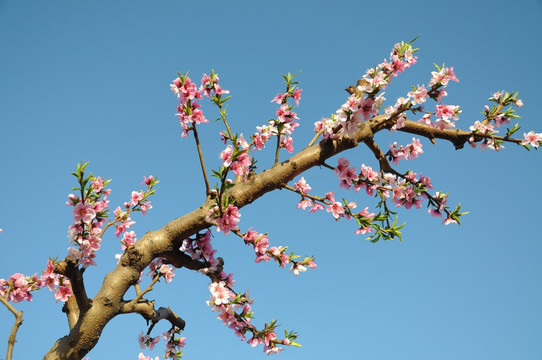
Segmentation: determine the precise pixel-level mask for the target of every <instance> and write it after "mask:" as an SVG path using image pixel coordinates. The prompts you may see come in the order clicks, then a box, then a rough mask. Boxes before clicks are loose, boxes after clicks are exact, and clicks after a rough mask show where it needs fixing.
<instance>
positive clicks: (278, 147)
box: [275, 126, 282, 164]
mask: <svg viewBox="0 0 542 360" xmlns="http://www.w3.org/2000/svg"><path fill="white" fill-rule="evenodd" d="M277 129H278V126H277ZM281 132H282V129H281V130H280V131H279V133H278V134H277V150H276V151H275V164H278V162H279V150H280V136H281V135H280V134H281Z"/></svg>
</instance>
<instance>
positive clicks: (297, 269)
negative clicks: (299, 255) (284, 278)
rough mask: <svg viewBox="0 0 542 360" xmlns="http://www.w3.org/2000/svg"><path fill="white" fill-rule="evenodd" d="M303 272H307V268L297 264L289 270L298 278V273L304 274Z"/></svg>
mask: <svg viewBox="0 0 542 360" xmlns="http://www.w3.org/2000/svg"><path fill="white" fill-rule="evenodd" d="M305 271H307V267H305V266H303V265H301V264H299V263H294V264H293V265H292V267H291V268H290V272H293V273H294V275H295V276H298V275H299V273H300V272H305Z"/></svg>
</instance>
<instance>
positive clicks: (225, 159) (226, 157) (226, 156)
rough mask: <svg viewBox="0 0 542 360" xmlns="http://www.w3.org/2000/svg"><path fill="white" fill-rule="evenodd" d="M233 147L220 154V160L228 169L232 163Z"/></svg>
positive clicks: (229, 146) (228, 147)
mask: <svg viewBox="0 0 542 360" xmlns="http://www.w3.org/2000/svg"><path fill="white" fill-rule="evenodd" d="M232 157H233V147H232V146H231V145H228V146H227V147H226V149H225V150H224V151H222V152H221V153H220V159H222V165H223V166H224V167H228V166H230V165H231V163H232Z"/></svg>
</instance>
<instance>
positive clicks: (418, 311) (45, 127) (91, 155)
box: [0, 0, 542, 360]
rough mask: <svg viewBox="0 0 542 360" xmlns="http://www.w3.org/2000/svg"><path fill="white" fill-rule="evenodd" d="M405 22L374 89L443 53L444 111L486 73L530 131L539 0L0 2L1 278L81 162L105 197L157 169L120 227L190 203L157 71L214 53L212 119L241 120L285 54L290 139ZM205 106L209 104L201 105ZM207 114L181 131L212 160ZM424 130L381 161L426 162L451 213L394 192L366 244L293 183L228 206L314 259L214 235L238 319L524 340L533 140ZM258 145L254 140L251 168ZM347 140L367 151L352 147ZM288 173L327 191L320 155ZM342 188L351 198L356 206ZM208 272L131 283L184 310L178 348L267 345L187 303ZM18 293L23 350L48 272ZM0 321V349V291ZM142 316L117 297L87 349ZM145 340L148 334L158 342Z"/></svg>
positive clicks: (192, 353) (48, 227) (359, 335)
mask: <svg viewBox="0 0 542 360" xmlns="http://www.w3.org/2000/svg"><path fill="white" fill-rule="evenodd" d="M418 34H421V35H422V36H421V37H420V38H419V39H418V40H417V41H416V43H415V45H416V47H419V48H420V51H419V52H418V53H417V55H418V58H419V59H418V64H416V65H415V66H414V67H412V68H411V69H409V70H408V71H407V72H405V73H404V74H403V75H402V76H401V77H399V78H397V79H396V80H395V81H394V83H393V84H392V86H391V87H390V88H389V89H387V90H386V97H387V99H388V101H389V102H390V103H391V104H393V103H394V102H395V98H396V97H398V96H404V95H405V94H406V92H407V91H409V89H410V87H411V86H412V85H416V84H422V83H427V82H428V80H429V78H430V72H431V71H433V70H434V67H433V65H432V64H433V63H437V64H442V63H443V62H446V65H447V66H454V69H455V71H456V74H457V76H458V77H459V80H460V82H459V84H455V83H453V84H451V85H450V87H449V88H448V93H449V97H448V98H447V103H449V104H458V105H461V107H462V109H463V113H462V115H461V117H460V120H459V121H458V126H460V127H462V128H468V127H469V126H470V125H472V123H474V121H476V120H480V119H481V111H482V110H483V106H484V105H485V104H487V103H488V102H487V98H488V97H489V96H490V95H491V94H492V93H493V92H495V91H497V90H502V89H505V90H508V91H519V92H520V96H519V97H520V98H521V99H523V101H524V103H525V106H524V107H523V108H521V109H520V112H519V114H520V115H521V116H522V119H521V123H520V124H521V126H522V130H521V131H520V133H522V132H523V130H525V131H528V130H535V131H536V132H542V125H541V124H540V114H539V111H538V110H539V106H538V104H539V101H540V99H539V97H540V90H539V89H540V87H539V84H540V83H541V82H542V70H541V68H540V66H538V61H539V59H540V57H541V56H542V46H541V45H540V38H541V35H542V3H541V2H540V1H527V0H526V1H521V2H507V1H501V0H498V1H479V2H474V1H454V2H453V5H451V2H441V1H417V2H411V3H405V2H399V1H395V0H394V1H388V2H386V3H385V5H383V3H378V2H369V1H336V2H329V1H310V2H309V1H292V2H287V1H273V2H248V1H246V2H243V1H230V2H218V1H206V2H186V1H171V0H166V1H161V2H153V3H152V5H151V2H145V1H115V2H108V1H94V2H92V4H90V3H88V2H85V3H84V2H73V1H53V2H43V1H24V2H22V1H10V0H0V48H1V49H2V51H1V55H0V79H1V81H0V125H1V130H0V154H1V155H0V156H1V158H0V159H1V161H0V166H1V167H0V168H1V174H2V176H0V187H1V188H2V189H3V192H2V201H1V202H0V228H2V229H4V231H3V232H2V233H1V234H0V249H1V251H0V277H4V278H7V277H8V276H9V275H11V274H12V273H14V272H22V273H27V274H32V273H34V272H40V271H41V270H43V269H44V267H45V264H46V261H47V258H48V257H49V256H50V257H55V256H59V257H63V256H65V254H66V249H67V247H68V242H67V227H68V225H69V224H70V221H71V212H70V209H69V208H67V207H66V206H65V205H64V203H65V201H66V199H67V195H68V194H69V193H70V189H71V187H73V186H74V184H75V183H74V179H73V177H72V176H71V175H70V174H69V173H70V172H71V171H73V170H74V169H75V166H76V164H77V162H79V161H82V160H83V161H90V165H89V169H90V171H91V172H93V173H94V174H95V175H100V176H106V177H108V178H112V179H113V181H112V182H111V184H110V187H111V188H112V189H113V194H112V196H111V201H112V202H111V205H112V206H113V207H115V206H116V205H117V204H121V203H122V202H124V201H126V200H127V198H128V197H129V195H130V192H131V191H132V190H138V189H139V186H140V185H139V184H140V182H141V180H142V179H143V176H148V175H149V174H154V175H157V176H158V177H159V180H160V181H161V182H160V184H159V189H158V191H157V194H156V196H155V197H154V198H153V199H152V202H153V206H154V208H153V209H152V210H151V211H150V212H149V213H148V214H147V216H146V217H136V218H135V220H136V221H137V224H136V225H135V226H134V228H133V229H134V230H135V231H136V232H137V233H138V234H140V235H142V234H144V233H145V232H146V231H148V230H152V229H157V228H160V227H161V226H163V225H164V224H165V223H166V222H168V221H170V220H172V219H174V218H176V217H179V216H181V215H183V214H185V213H186V212H188V211H191V210H193V209H195V208H196V207H198V206H199V205H200V203H201V201H202V200H203V198H204V187H203V184H202V181H201V174H200V171H199V169H198V162H197V158H196V153H195V149H194V146H193V140H191V139H181V138H180V127H179V125H178V122H177V120H176V118H175V116H174V113H175V106H176V98H175V96H174V95H173V94H172V93H171V92H170V90H169V83H170V82H171V80H172V79H173V78H174V77H176V73H177V71H180V72H183V73H184V72H186V71H189V72H190V75H191V76H193V78H194V79H199V78H200V76H201V74H202V73H204V72H207V73H208V72H210V70H211V69H214V70H215V71H216V72H218V73H219V74H220V78H221V84H222V86H223V87H224V88H226V89H229V90H230V91H231V95H232V96H233V97H232V99H231V100H230V107H229V114H230V116H229V119H230V124H231V125H232V126H233V128H234V130H235V131H238V132H243V133H245V134H246V135H249V134H251V133H252V132H253V131H254V129H255V126H258V125H262V124H264V123H265V122H266V121H267V120H268V119H270V118H272V117H273V116H274V112H275V110H276V106H275V105H274V104H270V102H269V101H270V100H271V99H272V98H273V97H274V96H275V95H276V94H277V93H279V92H282V91H283V90H284V84H283V83H282V79H281V76H280V75H281V74H283V73H287V72H292V73H296V72H298V71H300V70H302V72H301V74H300V75H299V77H298V81H299V82H300V87H301V88H303V94H302V101H301V104H300V107H299V108H298V109H297V110H298V111H297V112H298V114H299V117H300V123H301V126H300V127H299V128H298V129H297V130H296V133H295V134H294V135H295V138H294V146H295V145H296V144H297V148H298V149H301V148H302V147H303V146H304V144H306V143H307V142H308V141H309V140H310V138H311V137H312V134H313V123H314V122H315V121H317V120H319V119H320V118H321V117H325V116H329V114H330V113H332V112H334V111H335V110H336V109H337V108H338V107H339V106H340V105H341V104H342V103H343V102H344V100H345V99H346V95H347V94H346V92H345V91H344V90H343V89H344V88H345V87H346V86H348V85H349V84H351V83H353V82H355V81H356V79H358V78H359V77H360V76H361V75H362V74H363V73H364V72H365V70H366V69H367V68H369V67H372V66H374V65H376V64H378V63H379V62H381V61H382V60H383V59H384V58H387V57H388V55H389V52H390V50H391V48H392V47H393V45H394V44H395V43H396V42H399V41H401V40H404V41H408V40H410V39H412V38H414V37H415V36H417V35H418ZM204 110H205V111H206V114H208V117H209V118H211V119H212V118H214V117H215V116H216V110H215V109H213V108H212V107H210V106H207V107H205V108H204ZM219 130H221V128H220V127H219V126H218V124H209V125H208V126H206V127H205V128H202V130H201V135H200V136H201V137H202V138H203V144H204V154H205V156H206V159H207V164H208V166H209V167H210V168H217V167H218V165H219V159H218V154H219V152H220V151H221V150H222V148H223V145H222V144H221V143H220V142H219V141H218V138H217V133H218V131H219ZM410 139H411V136H401V135H399V136H398V137H397V139H392V137H390V136H389V135H387V134H382V135H379V137H378V138H377V141H378V142H379V144H381V146H383V147H387V144H388V143H390V142H393V141H398V142H400V143H403V144H406V143H408V142H410ZM423 144H424V151H425V153H424V154H423V155H422V156H421V157H420V158H419V159H417V160H415V161H413V162H403V163H401V164H400V168H399V169H400V170H406V169H408V168H411V169H413V170H414V171H416V172H422V173H423V174H424V175H427V176H431V178H432V180H433V185H434V186H435V188H436V190H440V191H444V192H449V193H450V200H449V201H450V203H452V204H456V203H458V202H461V204H462V208H463V209H465V211H469V212H470V214H469V215H467V216H465V217H464V219H463V221H462V225H461V227H459V226H447V227H446V226H443V225H441V224H440V221H438V219H435V218H431V217H430V216H429V215H428V214H427V213H426V211H425V210H424V209H422V210H419V211H416V210H410V211H403V212H400V220H402V221H406V222H407V225H406V227H405V228H404V232H403V234H404V235H403V241H402V242H379V243H377V244H371V243H368V242H365V241H364V240H363V238H362V237H359V236H355V235H354V231H355V229H356V228H355V224H353V223H348V222H346V221H340V222H335V221H333V219H332V218H331V216H330V215H329V214H324V213H321V214H316V215H315V214H307V213H305V212H302V211H300V210H297V209H296V208H295V205H296V203H297V201H298V198H297V197H296V196H294V195H293V194H291V193H288V192H285V191H279V192H276V193H273V194H272V195H267V196H264V197H263V198H261V199H259V200H258V201H257V202H256V203H254V204H252V205H251V206H249V207H246V208H244V209H242V210H241V213H242V221H241V223H240V226H241V228H242V229H243V230H246V229H248V228H249V227H251V226H253V227H255V229H257V230H258V231H260V232H268V233H269V238H270V241H271V243H272V244H273V245H288V246H290V248H291V249H292V250H294V251H295V252H296V253H299V254H309V255H314V256H315V257H316V260H317V263H318V269H316V270H313V271H308V272H307V273H304V274H302V275H300V276H299V277H294V276H292V274H289V273H288V272H287V271H285V270H282V269H280V268H278V267H277V266H276V265H274V264H271V263H265V264H255V263H254V260H253V258H254V256H253V251H252V250H251V249H250V248H249V247H246V246H244V245H243V244H242V243H241V241H240V240H239V239H238V238H234V237H224V236H222V235H221V234H218V235H217V236H216V237H215V240H214V246H215V247H216V248H217V249H218V250H219V255H220V256H222V257H224V259H225V262H226V270H227V271H229V272H233V273H234V276H235V279H236V280H237V283H236V286H237V289H238V290H240V291H243V290H244V289H246V288H249V289H250V291H251V295H252V296H253V297H254V298H255V304H254V310H255V312H256V319H255V323H256V324H258V325H262V324H263V322H264V321H270V320H271V319H273V318H277V319H278V320H279V323H280V324H281V325H282V326H283V328H286V329H288V330H290V329H295V330H297V331H299V332H300V338H299V341H300V342H301V343H302V344H303V345H304V346H303V348H289V349H286V350H285V351H284V352H283V353H282V354H281V355H278V356H279V357H280V358H281V359H283V360H286V359H294V358H295V359H297V358H310V359H327V358H329V357H334V358H346V359H379V360H387V359H394V360H395V359H417V360H419V359H493V360H496V359H511V358H515V359H540V358H542V348H541V347H540V334H541V333H542V325H541V324H542V308H541V307H540V304H541V303H542V286H541V284H540V274H541V273H542V262H541V261H540V256H541V255H542V244H541V240H542V238H541V236H540V230H539V223H540V216H541V215H542V214H541V211H540V207H539V204H540V202H541V201H542V195H541V192H540V191H539V190H538V189H539V186H540V178H541V176H542V166H541V165H542V154H541V153H540V152H537V151H530V152H527V151H525V149H523V148H521V147H515V146H512V145H511V144H509V145H508V146H507V147H506V149H504V150H502V151H501V152H499V153H493V152H489V151H486V152H484V153H482V152H481V151H480V150H479V149H474V150H473V149H470V148H465V149H463V150H461V151H455V150H454V149H453V146H452V145H451V144H448V143H445V142H443V141H439V142H438V143H437V146H432V145H431V144H430V143H429V142H428V141H423ZM272 156H273V154H272V152H271V151H268V152H264V153H262V154H261V155H260V158H259V160H260V164H261V166H265V164H269V163H270V161H271V159H272ZM345 156H346V157H347V158H349V159H350V161H351V162H352V164H357V166H359V165H361V164H362V163H365V164H367V165H371V166H375V167H376V162H375V161H374V159H373V158H371V154H370V153H369V152H368V151H367V150H366V149H361V148H360V149H355V150H354V151H351V152H350V153H349V154H348V155H345ZM283 159H285V157H284V156H283ZM334 161H335V160H334ZM332 163H333V162H332ZM305 178H306V179H307V181H308V182H309V184H310V185H311V186H312V187H313V189H315V190H316V191H318V192H320V193H324V192H326V191H330V190H337V185H338V184H337V180H336V178H335V177H334V176H333V175H332V174H331V173H330V172H329V171H327V172H323V171H321V170H318V169H315V170H314V171H312V170H311V171H309V172H308V173H307V174H306V175H305ZM347 195H348V196H349V199H350V200H354V201H356V202H358V204H360V206H361V205H362V204H366V206H369V205H372V204H374V199H372V198H369V197H367V196H364V195H362V194H359V195H356V194H353V193H352V194H347ZM119 248H120V244H119V243H118V240H117V239H116V238H115V237H114V235H113V234H109V235H107V236H106V237H105V238H104V240H103V242H102V249H101V250H100V252H99V254H98V259H97V261H98V264H99V266H98V267H96V268H93V269H89V270H88V271H87V272H86V273H85V275H86V279H87V281H88V283H89V284H88V285H87V290H88V292H89V293H90V294H91V295H92V294H93V293H94V292H95V291H96V290H97V289H98V288H99V286H100V284H101V279H102V278H103V275H104V274H105V273H107V272H108V271H110V269H111V268H112V267H113V266H114V264H115V259H114V254H115V253H118V252H119ZM207 286H208V279H207V278H205V277H203V276H201V275H199V274H193V273H191V272H188V271H186V270H184V271H183V270H179V271H177V275H176V277H175V279H174V281H173V282H172V283H171V284H169V285H165V284H160V285H159V286H158V287H157V289H156V290H155V291H154V292H153V293H151V294H150V298H154V299H156V300H157V304H158V305H160V306H171V307H172V308H173V309H174V310H175V311H176V312H177V313H178V314H179V315H180V316H182V317H183V318H184V319H185V320H186V321H187V327H186V331H185V332H184V335H185V336H186V337H187V347H186V348H185V353H186V358H187V359H205V358H213V357H218V356H220V357H225V358H235V359H238V360H241V359H260V358H261V359H263V358H264V357H266V355H265V354H263V352H262V351H261V349H251V348H250V347H249V346H248V345H246V344H244V343H243V342H240V341H239V340H238V339H237V337H236V336H235V335H234V334H233V332H232V331H231V330H230V329H227V328H225V327H224V326H223V325H221V323H220V322H219V321H218V320H216V318H215V317H216V314H214V313H212V312H211V311H210V309H209V308H208V307H207V306H206V305H205V300H207V299H208V296H209V292H208V289H207ZM129 296H131V295H130V294H129V295H127V298H129ZM18 307H19V308H20V309H22V310H24V314H25V322H24V324H23V326H22V327H21V329H20V331H19V335H18V343H17V346H16V349H15V358H16V359H32V358H39V357H40V356H42V355H43V354H44V353H45V352H46V351H47V350H48V349H49V348H50V346H51V345H52V344H53V342H54V341H55V340H56V339H57V338H59V337H61V336H63V335H65V334H66V333H67V322H66V321H65V317H63V314H62V313H61V305H60V304H57V303H55V302H54V299H53V297H52V294H51V293H50V292H49V291H48V290H42V291H40V292H38V293H36V294H35V298H34V301H33V302H32V303H25V304H19V306H18ZM0 324H3V325H2V326H0V339H1V341H0V358H1V357H3V356H4V353H5V347H6V344H7V334H8V332H9V330H10V327H11V324H12V315H11V314H10V313H9V312H7V311H6V310H5V309H0ZM143 329H145V322H144V320H143V319H142V318H140V317H137V316H135V315H126V316H122V317H118V318H116V319H114V320H113V321H112V322H111V323H110V325H109V326H108V327H107V328H106V330H105V331H104V333H103V336H102V339H101V340H100V342H99V344H98V345H97V346H96V348H95V349H94V350H92V352H91V353H90V354H89V356H90V358H91V359H93V360H96V359H108V358H116V359H126V360H128V359H136V358H137V354H138V353H139V351H140V350H139V347H138V344H137V341H136V337H137V334H138V333H139V332H140V331H141V330H143ZM158 330H160V331H164V330H165V325H164V329H162V328H159V329H158ZM162 349H163V348H162V347H158V350H156V351H154V352H149V351H147V352H146V354H147V355H153V356H161V355H162V354H163V352H162Z"/></svg>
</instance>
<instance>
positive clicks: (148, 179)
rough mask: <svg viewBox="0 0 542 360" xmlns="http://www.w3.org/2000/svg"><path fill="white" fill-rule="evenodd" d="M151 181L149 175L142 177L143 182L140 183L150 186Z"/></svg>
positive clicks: (151, 178)
mask: <svg viewBox="0 0 542 360" xmlns="http://www.w3.org/2000/svg"><path fill="white" fill-rule="evenodd" d="M153 181H154V177H153V176H152V175H150V176H149V177H145V176H143V181H142V182H141V183H142V184H145V185H147V186H151V184H152V182H153Z"/></svg>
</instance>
